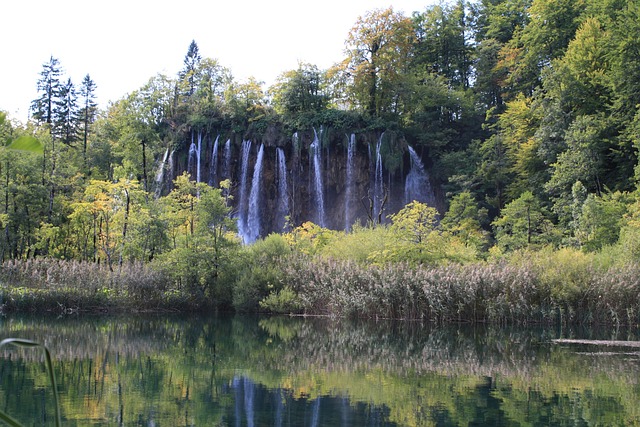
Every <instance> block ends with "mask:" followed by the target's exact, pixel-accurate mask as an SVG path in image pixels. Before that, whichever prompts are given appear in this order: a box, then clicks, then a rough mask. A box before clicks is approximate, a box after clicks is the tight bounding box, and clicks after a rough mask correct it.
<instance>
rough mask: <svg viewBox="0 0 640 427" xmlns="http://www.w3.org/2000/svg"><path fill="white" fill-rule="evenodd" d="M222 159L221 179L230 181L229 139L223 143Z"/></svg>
mask: <svg viewBox="0 0 640 427" xmlns="http://www.w3.org/2000/svg"><path fill="white" fill-rule="evenodd" d="M222 157H223V161H224V163H223V164H222V178H223V179H231V139H227V142H225V143H224V153H223V156H222Z"/></svg>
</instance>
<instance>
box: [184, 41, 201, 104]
mask: <svg viewBox="0 0 640 427" xmlns="http://www.w3.org/2000/svg"><path fill="white" fill-rule="evenodd" d="M201 59H202V57H201V56H200V50H199V49H198V45H197V44H196V42H195V40H191V44H190V45H189V49H188V50H187V54H186V55H185V57H184V68H183V69H182V71H180V74H179V77H180V81H181V83H182V85H183V86H182V88H183V91H184V95H185V96H187V97H189V96H191V95H193V94H194V92H195V91H196V72H197V70H198V64H199V63H200V60H201Z"/></svg>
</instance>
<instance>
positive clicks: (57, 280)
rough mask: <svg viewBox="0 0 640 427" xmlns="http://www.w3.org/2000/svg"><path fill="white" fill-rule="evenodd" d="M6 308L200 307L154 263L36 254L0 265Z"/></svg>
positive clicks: (0, 296)
mask: <svg viewBox="0 0 640 427" xmlns="http://www.w3.org/2000/svg"><path fill="white" fill-rule="evenodd" d="M0 304H1V307H2V311H3V312H15V311H25V312H56V313H72V312H83V311H89V312H118V311H161V310H172V311H182V310H189V309H195V308H201V307H200V305H201V302H199V301H198V300H197V299H196V298H195V297H194V296H193V295H192V294H190V293H188V292H187V291H186V289H181V288H179V287H176V286H175V285H174V284H173V283H171V281H169V280H167V279H166V278H165V277H164V276H163V274H162V273H161V272H159V271H157V270H155V269H153V268H151V267H150V266H149V265H145V264H142V263H125V264H122V266H120V267H116V268H114V269H113V271H111V270H110V269H109V268H108V267H107V266H106V265H104V264H96V263H88V262H78V261H60V260H54V259H48V258H36V259H29V260H26V261H22V260H11V261H6V262H5V263H3V264H2V266H1V268H0Z"/></svg>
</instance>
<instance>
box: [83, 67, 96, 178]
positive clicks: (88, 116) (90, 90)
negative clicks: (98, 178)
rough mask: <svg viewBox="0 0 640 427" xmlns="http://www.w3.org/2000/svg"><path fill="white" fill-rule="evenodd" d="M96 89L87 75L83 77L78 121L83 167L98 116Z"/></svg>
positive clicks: (85, 165)
mask: <svg viewBox="0 0 640 427" xmlns="http://www.w3.org/2000/svg"><path fill="white" fill-rule="evenodd" d="M96 89H97V86H96V84H95V83H94V81H93V80H91V77H90V76H89V74H87V75H86V76H84V79H83V80H82V85H81V86H80V97H81V98H80V109H79V117H78V121H79V124H80V134H81V137H82V161H83V166H84V168H85V169H86V167H87V146H88V141H89V135H90V134H91V132H92V129H91V127H92V125H93V124H94V123H95V121H96V118H97V114H98V104H97V103H96V101H95V98H96V94H95V91H96Z"/></svg>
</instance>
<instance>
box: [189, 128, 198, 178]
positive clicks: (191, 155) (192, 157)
mask: <svg viewBox="0 0 640 427" xmlns="http://www.w3.org/2000/svg"><path fill="white" fill-rule="evenodd" d="M196 151H198V148H197V147H196V144H195V143H194V142H193V135H192V138H191V145H190V146H189V158H188V160H187V172H189V174H190V175H191V176H192V177H193V164H194V163H195V161H196Z"/></svg>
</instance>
